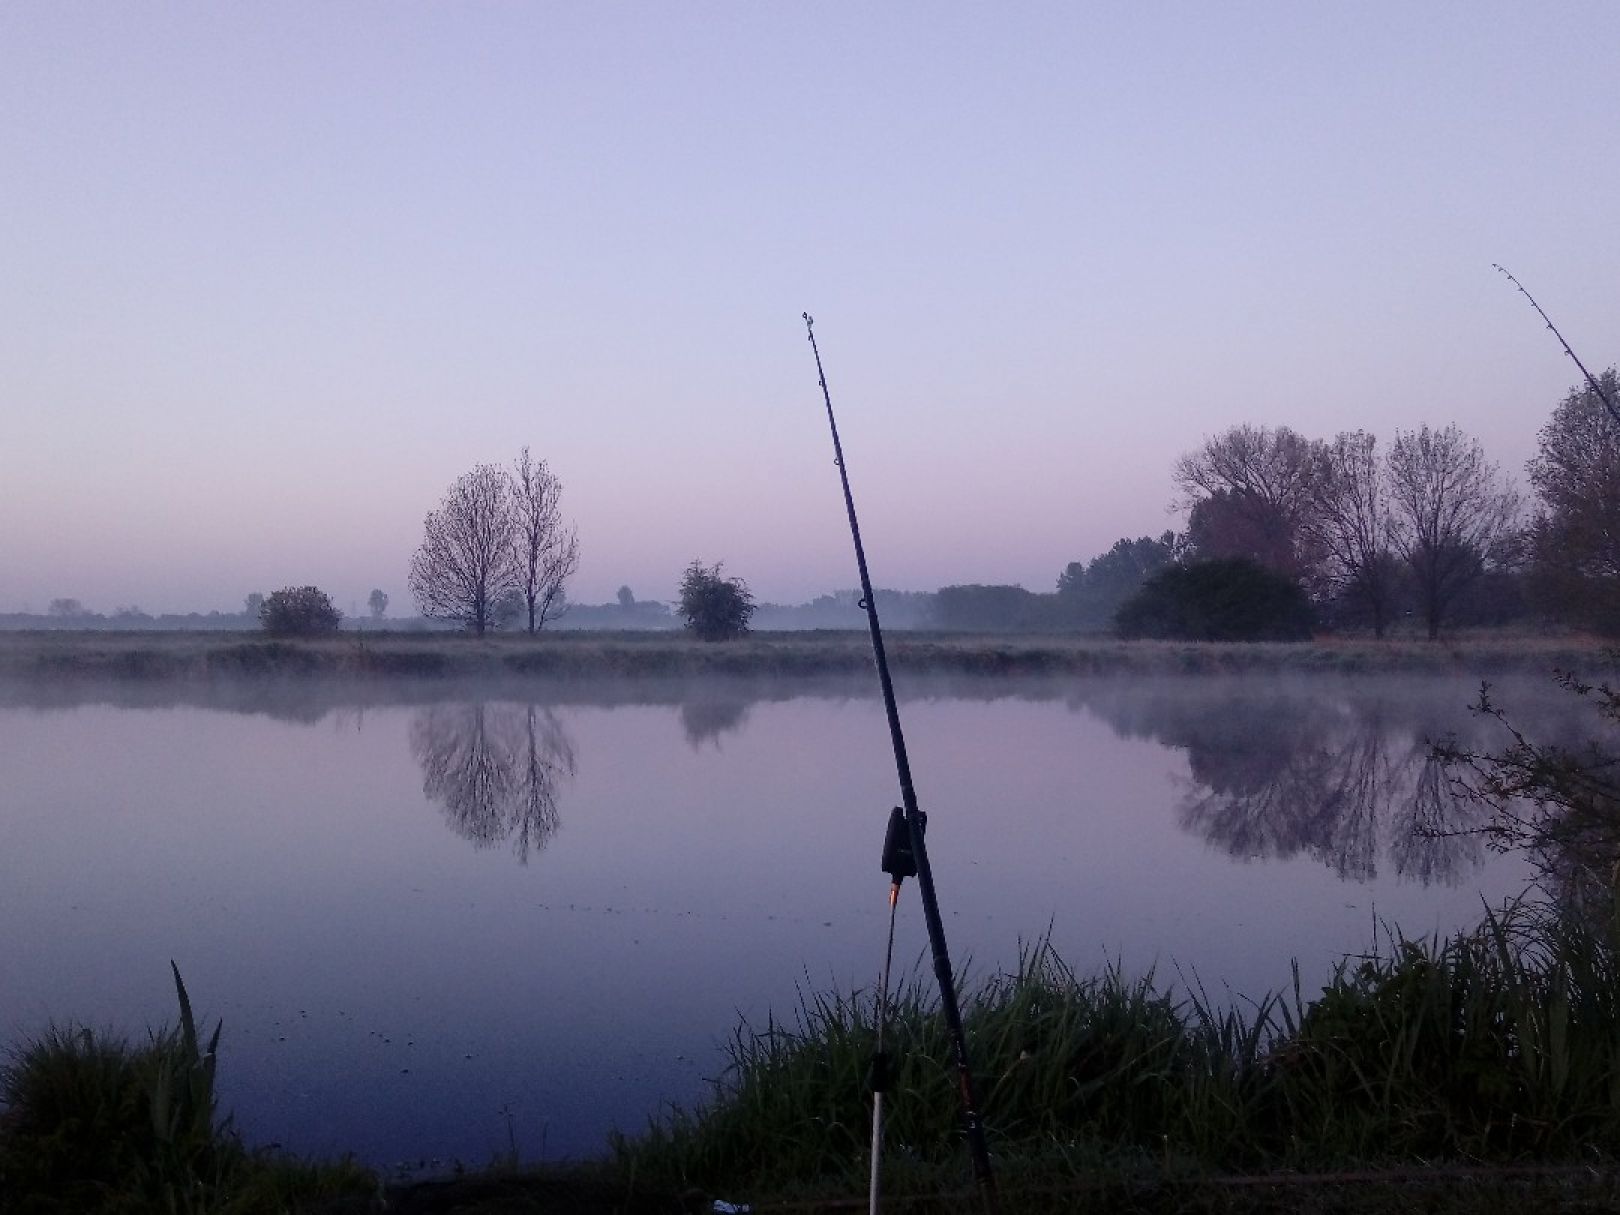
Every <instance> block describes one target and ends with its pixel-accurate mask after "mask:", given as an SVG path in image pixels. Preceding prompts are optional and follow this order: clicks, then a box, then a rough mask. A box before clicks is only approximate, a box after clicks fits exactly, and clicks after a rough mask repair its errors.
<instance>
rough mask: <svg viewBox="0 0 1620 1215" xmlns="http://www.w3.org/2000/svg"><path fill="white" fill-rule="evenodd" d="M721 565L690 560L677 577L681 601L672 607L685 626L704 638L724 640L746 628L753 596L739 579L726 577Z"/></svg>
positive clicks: (751, 611)
mask: <svg viewBox="0 0 1620 1215" xmlns="http://www.w3.org/2000/svg"><path fill="white" fill-rule="evenodd" d="M720 569H721V564H720V562H718V561H717V562H715V563H714V564H713V565H711V566H708V567H707V568H705V567H704V565H703V563H702V562H701V561H693V562H692V564H691V565H689V566H687V567H686V574H685V576H684V577H682V578H681V603H680V607H679V608H677V609H676V610H677V611H678V612H679V613H680V615H681V618H682V619H684V620H685V621H686V627H687V628H688V629H690V630H691V631H692V632H694V633H696V634H697V635H698V636H699V637H700V638H702V639H703V640H704V641H725V640H727V639H729V638H732V637H741V636H742V635H743V634H744V633H746V632H747V631H748V621H749V618H750V617H752V616H753V614H754V596H753V594H752V592H750V591H749V589H748V584H747V583H746V582H744V581H743V580H742V579H741V578H726V577H723V576H722V575H721V573H720Z"/></svg>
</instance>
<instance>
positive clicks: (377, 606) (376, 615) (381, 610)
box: [366, 590, 388, 620]
mask: <svg viewBox="0 0 1620 1215" xmlns="http://www.w3.org/2000/svg"><path fill="white" fill-rule="evenodd" d="M366 605H367V606H368V607H370V608H371V618H372V619H373V620H381V619H382V618H383V617H384V616H386V615H387V614H388V592H387V591H384V590H373V591H372V592H371V595H370V596H369V597H368V598H367V599H366Z"/></svg>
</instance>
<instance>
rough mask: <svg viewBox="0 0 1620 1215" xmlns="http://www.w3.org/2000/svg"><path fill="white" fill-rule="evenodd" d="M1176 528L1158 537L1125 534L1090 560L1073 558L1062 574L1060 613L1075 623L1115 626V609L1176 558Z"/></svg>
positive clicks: (1098, 628)
mask: <svg viewBox="0 0 1620 1215" xmlns="http://www.w3.org/2000/svg"><path fill="white" fill-rule="evenodd" d="M1176 550H1177V540H1176V534H1175V533H1174V532H1169V531H1167V532H1165V533H1164V534H1163V535H1161V536H1160V537H1159V538H1158V539H1157V540H1155V539H1154V538H1153V537H1151V536H1141V537H1138V538H1137V539H1135V540H1131V539H1129V538H1121V539H1119V540H1116V541H1115V542H1114V547H1113V548H1111V549H1109V550H1108V551H1107V552H1106V553H1103V554H1102V555H1101V556H1099V557H1093V558H1092V559H1091V561H1090V562H1089V563H1088V564H1085V565H1081V564H1080V562H1078V561H1072V562H1070V563H1069V565H1068V566H1067V567H1065V568H1064V570H1063V573H1062V574H1060V575H1058V583H1057V593H1058V601H1059V605H1060V608H1061V612H1060V615H1061V617H1062V618H1063V619H1064V621H1065V622H1066V623H1068V624H1069V625H1070V626H1071V627H1076V628H1081V629H1088V630H1095V631H1102V630H1105V629H1109V628H1112V627H1113V622H1114V613H1115V612H1117V611H1119V609H1120V607H1121V606H1122V605H1123V604H1124V603H1125V601H1126V600H1127V599H1129V598H1130V597H1131V596H1132V595H1134V594H1135V593H1136V592H1137V591H1139V590H1141V589H1142V584H1143V583H1144V582H1146V581H1147V580H1148V578H1149V577H1151V576H1152V575H1153V574H1156V573H1157V572H1158V571H1159V570H1161V569H1163V568H1164V567H1165V566H1167V565H1170V564H1171V563H1172V562H1174V561H1175V559H1176Z"/></svg>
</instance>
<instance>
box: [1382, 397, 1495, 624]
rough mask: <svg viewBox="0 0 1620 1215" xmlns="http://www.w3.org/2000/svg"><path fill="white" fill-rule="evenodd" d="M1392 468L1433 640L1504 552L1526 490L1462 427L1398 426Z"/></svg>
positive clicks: (1400, 542) (1399, 538)
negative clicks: (1462, 597)
mask: <svg viewBox="0 0 1620 1215" xmlns="http://www.w3.org/2000/svg"><path fill="white" fill-rule="evenodd" d="M1387 475H1388V483H1389V500H1390V518H1391V525H1392V528H1393V535H1394V544H1395V548H1396V551H1397V552H1399V553H1400V555H1401V557H1402V559H1403V560H1404V561H1405V562H1406V564H1407V566H1408V567H1409V568H1410V569H1411V572H1412V580H1413V584H1414V586H1415V588H1416V591H1417V596H1418V602H1419V604H1420V606H1421V607H1422V610H1423V617H1424V621H1425V623H1426V625H1427V626H1428V633H1429V640H1431V641H1433V640H1434V639H1435V638H1437V637H1439V635H1440V625H1441V624H1442V623H1443V622H1444V620H1445V618H1446V615H1447V613H1448V611H1449V610H1450V609H1451V607H1452V606H1453V605H1454V604H1455V603H1456V601H1457V597H1458V596H1459V595H1460V594H1461V593H1462V592H1463V591H1464V590H1465V589H1467V587H1468V586H1469V585H1470V584H1471V583H1472V582H1473V581H1474V580H1475V579H1477V578H1478V577H1479V576H1480V574H1482V573H1483V572H1484V571H1485V569H1486V567H1487V565H1488V564H1489V563H1491V562H1492V561H1494V560H1496V559H1498V558H1500V557H1501V556H1502V554H1503V552H1504V551H1505V548H1506V546H1507V544H1508V543H1509V541H1510V540H1511V539H1512V536H1513V532H1514V525H1515V523H1516V522H1517V519H1518V514H1519V495H1518V494H1517V492H1515V491H1514V490H1513V488H1512V487H1511V486H1509V485H1508V484H1507V483H1506V482H1504V481H1503V479H1502V476H1501V473H1500V471H1499V470H1498V469H1497V466H1496V465H1495V464H1492V463H1491V462H1490V461H1489V460H1487V459H1486V458H1485V449H1484V448H1483V447H1482V446H1481V445H1480V443H1479V440H1478V439H1475V438H1472V437H1470V436H1468V435H1465V434H1464V433H1463V432H1462V431H1460V430H1458V429H1457V427H1456V426H1447V427H1446V428H1445V429H1443V430H1435V429H1432V428H1430V427H1428V426H1423V427H1421V428H1420V429H1418V430H1415V431H1404V432H1403V431H1397V432H1396V434H1395V440H1394V442H1393V443H1392V444H1391V445H1390V449H1389V459H1388V465H1387Z"/></svg>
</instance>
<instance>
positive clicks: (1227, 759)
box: [1094, 693, 1484, 885]
mask: <svg viewBox="0 0 1620 1215" xmlns="http://www.w3.org/2000/svg"><path fill="white" fill-rule="evenodd" d="M1094 707H1096V708H1097V709H1098V710H1099V711H1100V712H1103V714H1104V715H1105V716H1107V717H1109V718H1110V720H1113V719H1115V718H1116V717H1119V718H1120V720H1118V721H1116V722H1115V724H1116V728H1119V729H1121V730H1122V731H1125V732H1129V733H1137V734H1147V735H1150V736H1152V737H1154V738H1155V739H1157V740H1158V741H1160V742H1162V743H1165V744H1167V745H1169V746H1173V747H1178V748H1181V749H1183V750H1185V751H1186V753H1187V765H1188V772H1189V781H1188V788H1187V790H1186V793H1185V795H1184V796H1183V798H1182V801H1181V805H1180V808H1179V817H1180V821H1181V824H1182V826H1183V827H1185V828H1186V829H1187V830H1189V831H1193V832H1196V833H1197V834H1199V835H1202V836H1203V837H1204V838H1205V839H1206V840H1208V841H1209V842H1210V843H1211V844H1213V845H1214V846H1216V847H1218V848H1220V849H1222V850H1223V851H1225V852H1228V853H1230V854H1231V855H1232V856H1235V857H1241V858H1244V859H1261V858H1272V859H1288V858H1291V857H1296V856H1310V857H1313V858H1315V859H1316V860H1318V861H1320V862H1321V863H1322V864H1324V865H1326V866H1328V867H1329V868H1330V869H1332V870H1333V871H1334V872H1335V873H1336V874H1338V875H1339V876H1340V877H1341V878H1345V879H1347V880H1352V881H1369V880H1371V879H1373V878H1375V877H1377V876H1378V872H1379V867H1380V865H1381V864H1383V865H1389V866H1392V867H1393V869H1394V872H1395V873H1397V874H1398V875H1400V876H1402V877H1405V878H1409V879H1411V880H1415V881H1418V882H1421V883H1422V884H1424V885H1429V884H1431V883H1441V884H1444V885H1455V884H1457V883H1459V882H1460V881H1462V880H1463V878H1464V877H1465V876H1466V875H1467V874H1468V873H1470V872H1472V871H1473V870H1475V869H1478V868H1479V867H1480V865H1481V864H1482V863H1483V860H1484V848H1483V846H1482V842H1481V841H1480V840H1479V838H1478V837H1477V836H1475V835H1473V834H1471V833H1470V831H1471V828H1472V827H1473V826H1475V825H1476V821H1477V819H1478V817H1479V811H1478V809H1477V807H1475V806H1473V805H1472V804H1471V803H1469V802H1468V801H1467V800H1466V799H1464V798H1461V797H1459V796H1458V795H1457V794H1456V792H1455V791H1454V790H1453V788H1452V787H1451V784H1450V782H1449V781H1448V780H1447V779H1446V775H1445V772H1444V769H1443V767H1442V766H1441V764H1440V763H1439V762H1438V761H1437V760H1436V759H1435V758H1434V756H1433V755H1432V753H1431V747H1430V744H1429V741H1428V736H1427V734H1426V732H1425V729H1424V726H1423V724H1422V723H1423V722H1424V721H1425V720H1426V719H1425V718H1424V717H1423V715H1422V714H1421V713H1418V714H1417V715H1416V716H1413V714H1412V713H1411V711H1410V709H1409V707H1408V708H1402V707H1401V706H1400V705H1399V702H1397V701H1395V700H1394V699H1392V698H1387V697H1384V696H1379V695H1372V696H1362V697H1357V696H1348V695H1347V696H1345V697H1343V698H1342V699H1341V698H1338V697H1333V698H1327V697H1313V696H1308V695H1296V694H1288V693H1274V694H1267V695H1264V696H1260V697H1253V698H1247V697H1246V698H1234V699H1231V700H1226V701H1220V700H1216V699H1213V698H1212V699H1209V700H1204V699H1203V698H1199V697H1192V698H1188V697H1181V696H1175V697H1167V698H1163V699H1159V698H1155V697H1153V696H1146V697H1134V698H1132V703H1131V704H1130V705H1129V706H1128V707H1126V708H1124V709H1123V711H1122V712H1119V713H1116V712H1115V710H1114V707H1113V706H1109V705H1098V706H1094Z"/></svg>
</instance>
